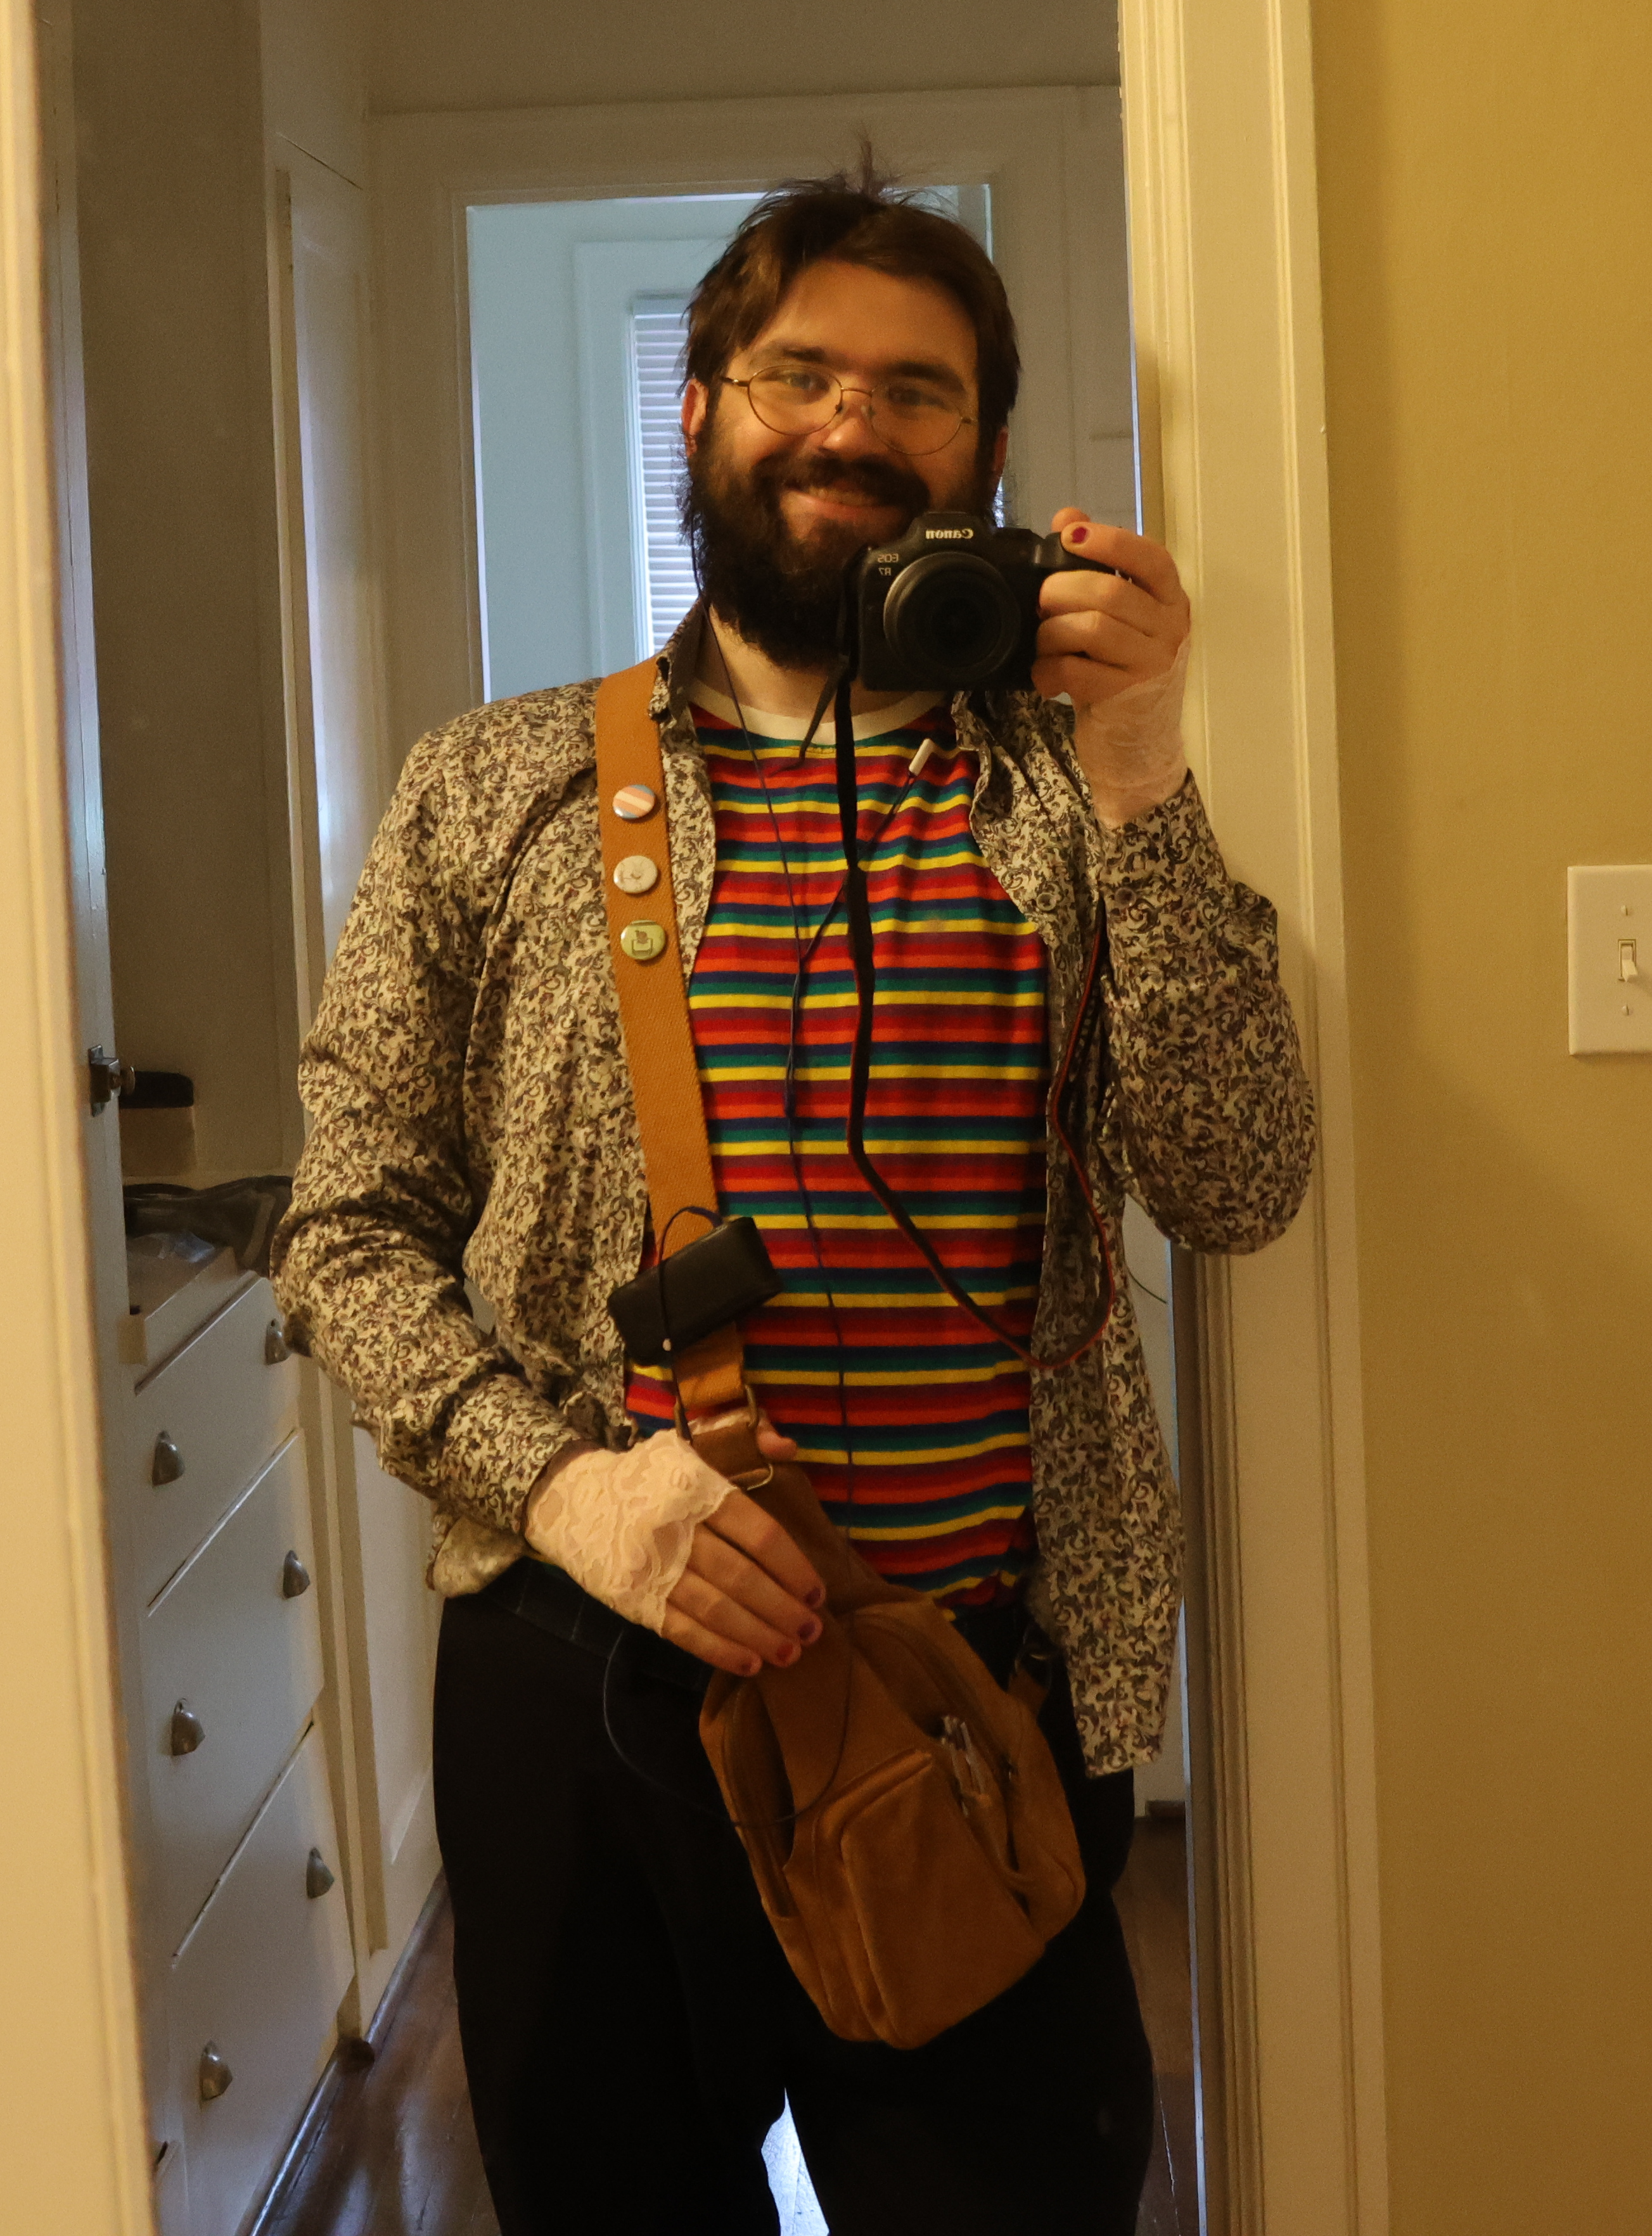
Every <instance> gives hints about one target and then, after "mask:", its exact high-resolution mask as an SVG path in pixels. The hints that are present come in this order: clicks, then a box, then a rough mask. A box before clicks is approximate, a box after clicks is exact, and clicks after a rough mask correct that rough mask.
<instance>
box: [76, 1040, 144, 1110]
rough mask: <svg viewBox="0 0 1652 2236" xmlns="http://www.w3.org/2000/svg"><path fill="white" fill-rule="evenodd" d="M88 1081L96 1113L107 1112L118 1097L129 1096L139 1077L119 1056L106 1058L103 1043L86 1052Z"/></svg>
mask: <svg viewBox="0 0 1652 2236" xmlns="http://www.w3.org/2000/svg"><path fill="white" fill-rule="evenodd" d="M86 1079H87V1085H88V1087H89V1090H90V1097H91V1105H92V1108H93V1110H94V1112H96V1111H99V1110H107V1109H108V1108H109V1104H110V1103H111V1102H113V1101H114V1100H115V1096H116V1095H129V1094H130V1093H131V1092H132V1089H133V1088H135V1086H136V1085H137V1080H138V1075H137V1074H136V1072H135V1071H134V1070H133V1069H132V1067H131V1065H130V1064H129V1063H122V1062H121V1059H120V1057H119V1056H105V1055H104V1053H103V1048H102V1042H99V1044H98V1046H97V1047H96V1048H90V1049H87V1051H86Z"/></svg>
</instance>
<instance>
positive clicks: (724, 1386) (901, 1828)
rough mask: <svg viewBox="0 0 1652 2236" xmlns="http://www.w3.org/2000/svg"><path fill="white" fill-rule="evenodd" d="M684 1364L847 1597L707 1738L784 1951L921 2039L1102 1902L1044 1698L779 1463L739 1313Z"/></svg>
mask: <svg viewBox="0 0 1652 2236" xmlns="http://www.w3.org/2000/svg"><path fill="white" fill-rule="evenodd" d="M656 673H657V670H656V667H655V662H654V661H652V660H649V661H643V662H642V665H641V666H639V667H637V668H629V669H627V670H625V671H624V672H623V673H622V674H618V675H611V676H609V678H608V679H607V681H605V682H603V683H602V685H601V687H599V689H598V692H597V698H596V773H597V787H598V792H599V806H600V813H601V819H602V878H603V895H604V898H605V900H606V903H607V906H608V919H609V933H610V936H611V940H612V946H613V954H614V972H615V980H616V982H617V983H618V987H619V998H620V1016H621V1022H622V1026H623V1029H624V1035H625V1047H626V1054H627V1057H628V1060H629V1066H630V1072H631V1081H632V1088H633V1093H634V1095H635V1102H636V1112H637V1121H638V1125H639V1128H640V1129H641V1132H642V1148H643V1155H644V1158H645V1161H646V1163H647V1167H648V1196H649V1202H650V1205H651V1207H652V1211H653V1216H654V1231H655V1235H656V1237H659V1238H661V1241H662V1246H664V1247H666V1248H668V1249H675V1247H681V1244H682V1243H686V1242H688V1241H689V1240H693V1239H694V1232H695V1231H696V1230H695V1229H694V1227H688V1229H687V1231H685V1223H684V1222H683V1221H682V1220H681V1219H680V1218H679V1216H678V1215H679V1214H680V1213H682V1212H684V1211H686V1210H688V1209H690V1208H693V1207H701V1206H705V1207H709V1208H711V1209H712V1210H714V1209H715V1206H716V1200H717V1198H716V1191H715V1184H714V1180H713V1175H712V1164H711V1151H710V1148H709V1145H708V1141H707V1135H706V1123H705V1110H704V1105H703V1103H702V1102H701V1095H700V1085H699V1075H698V1072H697V1069H696V1067H695V1062H694V1042H693V1036H692V1033H691V1030H690V1027H689V1022H688V990H687V987H686V985H685V983H684V980H683V975H682V969H681V960H680V957H679V956H678V953H677V952H676V911H675V902H674V899H673V891H672V881H671V863H670V852H669V845H668V832H667V830H666V813H665V783H664V776H663V772H662V768H661V753H660V740H659V733H658V730H657V728H656V727H655V723H654V721H653V720H652V719H651V717H650V715H649V714H648V700H649V696H650V694H651V692H652V690H653V687H654V683H655V675H656ZM649 800H652V802H653V803H654V805H653V806H649V805H648V802H649ZM616 802H617V803H618V804H617V806H616ZM621 810H623V811H625V812H624V813H622V812H621ZM639 810H640V811H641V812H640V813H639V812H638V811H639ZM650 871H651V872H652V873H653V874H652V875H650ZM675 1236H680V1237H681V1241H680V1242H675V1243H674V1241H673V1238H674V1237H675ZM674 1364H675V1373H676V1381H677V1391H678V1400H679V1426H681V1427H682V1428H683V1429H684V1431H685V1433H687V1434H688V1435H689V1436H691V1437H692V1439H693V1442H694V1448H695V1450H697V1451H698V1452H699V1453H700V1454H701V1457H702V1458H704V1459H705V1460H706V1461H707V1462H708V1463H709V1464H710V1465H711V1466H713V1467H714V1468H716V1469H717V1470H719V1471H720V1473H721V1474H723V1475H726V1476H727V1477H728V1478H729V1480H730V1481H731V1482H732V1483H737V1484H739V1485H740V1487H741V1488H742V1489H743V1490H747V1492H748V1493H749V1494H750V1495H751V1496H754V1497H755V1498H756V1499H758V1500H759V1501H760V1503H761V1504H762V1505H763V1506H764V1507H765V1509H767V1511H768V1512H769V1513H770V1514H772V1515H773V1516H774V1518H775V1519H776V1520H777V1521H779V1522H781V1523H782V1524H783V1525H784V1527H785V1528H786V1529H787V1530H788V1531H789V1532H790V1534H791V1536H793V1538H794V1539H795V1541H796V1542H797V1543H798V1545H799V1546H800V1548H801V1549H802V1550H803V1551H804V1552H805V1553H806V1555H808V1557H809V1558H810V1560H811V1561H813V1563H814V1566H815V1568H817V1569H818V1570H819V1574H820V1577H821V1579H822V1581H823V1582H824V1583H825V1585H826V1607H825V1608H824V1609H823V1611H822V1626H823V1628H822V1634H821V1636H820V1638H819V1640H818V1641H816V1643H815V1644H814V1645H813V1646H811V1647H806V1648H805V1650H804V1652H803V1654H802V1655H801V1657H800V1660H799V1661H796V1662H795V1663H793V1666H792V1667H790V1668H788V1669H777V1668H773V1667H767V1666H765V1667H764V1669H763V1671H762V1673H761V1674H760V1675H759V1676H756V1677H752V1678H736V1677H730V1676H728V1675H727V1674H724V1673H722V1672H721V1671H719V1672H717V1673H716V1674H714V1676H713V1678H712V1680H711V1684H710V1687H709V1689H708V1692H707V1694H706V1702H705V1707H704V1709H703V1710H702V1712H701V1719H700V1732H701V1739H703V1741H704V1742H705V1747H706V1752H707V1753H708V1756H709V1758H710V1759H711V1764H712V1767H713V1769H714V1772H715V1773H716V1776H717V1781H718V1784H719V1785H720V1786H721V1788H722V1793H723V1799H724V1801H725V1803H726V1804H727V1809H728V1813H729V1816H730V1818H732V1819H733V1821H734V1825H735V1826H736V1828H737V1830H738V1831H739V1832H740V1838H741V1840H742V1841H743V1842H744V1844H745V1847H746V1852H747V1856H748V1857H749V1858H750V1860H751V1866H752V1871H753V1875H754V1878H755V1880H756V1883H757V1889H758V1892H759V1894H760V1896H761V1897H762V1902H763V1906H764V1908H765V1910H767V1913H768V1916H769V1919H770V1922H771V1924H773V1928H774V1930H775V1933H776V1934H777V1935H778V1937H779V1938H780V1946H781V1948H782V1949H783V1950H785V1952H786V1955H787V1959H788V1961H789V1962H790V1963H791V1966H792V1969H793V1971H794V1972H795V1973H796V1974H797V1976H798V1978H799V1979H800V1981H801V1982H802V1983H803V1985H804V1987H805V1988H806V1989H807V1990H808V1992H809V1994H810V1996H812V1997H813V2000H814V2002H815V2003H816V2004H817V2005H818V2007H819V2011H820V2014H821V2016H822V2017H823V2018H824V2019H825V2020H826V2024H827V2025H828V2026H829V2027H830V2028H831V2029H832V2031H833V2033H834V2034H837V2035H842V2036H844V2037H845V2038H846V2039H847V2040H849V2041H852V2042H871V2041H879V2042H888V2043H890V2044H892V2046H893V2047H894V2048H895V2049H917V2048H918V2046H919V2045H920V2044H921V2043H923V2042H929V2041H931V2039H932V2038H933V2037H934V2036H935V2035H938V2034H940V2033H941V2032H943V2030H944V2029H946V2028H947V2027H950V2026H954V2025H956V2024H957V2023H958V2021H959V2020H960V2019H964V2018H967V2017H968V2016H970V2014H971V2012H972V2011H976V2010H979V2009H981V2008H982V2006H983V2005H984V2004H985V2003H990V2002H991V2000H992V1998H993V1997H994V1996H997V1995H1001V1994H1002V1993H1003V1991H1004V1989H1006V1988H1008V1987H1010V1985H1011V1984H1012V1983H1014V1982H1015V1981H1017V1980H1018V1979H1019V1978H1020V1977H1021V1976H1022V1974H1023V1972H1025V1971H1026V1970H1028V1969H1029V1968H1030V1966H1031V1965H1032V1964H1033V1963H1035V1962H1036V1961H1037V1957H1039V1956H1040V1955H1041V1954H1042V1952H1043V1948H1044V1945H1045V1943H1047V1942H1048V1941H1049V1940H1050V1938H1051V1937H1053V1936H1054V1935H1055V1934H1056V1933H1058V1932H1059V1931H1060V1930H1061V1929H1062V1927H1063V1926H1064V1925H1065V1924H1067V1923H1068V1921H1069V1920H1070V1918H1071V1917H1072V1916H1073V1914H1074V1913H1075V1911H1076V1910H1077V1908H1078V1905H1079V1904H1080V1902H1081V1901H1082V1899H1083V1893H1084V1875H1083V1865H1082V1864H1081V1863H1080V1860H1079V1854H1078V1842H1077V1839H1076V1836H1075V1834H1074V1831H1073V1825H1072V1819H1071V1817H1070V1814H1069V1812H1068V1808H1067V1801H1066V1796H1065V1794H1064V1793H1063V1790H1062V1785H1061V1779H1060V1777H1059V1775H1058V1773H1057V1772H1056V1765H1055V1761H1054V1759H1053V1758H1052V1756H1051V1754H1050V1748H1049V1746H1048V1745H1047V1743H1046V1741H1045V1739H1044V1737H1043V1733H1042V1732H1040V1730H1039V1729H1038V1726H1037V1719H1036V1715H1035V1713H1034V1709H1033V1707H1031V1706H1030V1705H1029V1700H1028V1697H1027V1694H1028V1693H1030V1692H1032V1691H1033V1690H1034V1688H1031V1687H1026V1686H1022V1685H1019V1684H1018V1685H1017V1687H1015V1688H1013V1689H1012V1690H1011V1691H1010V1692H1007V1693H1006V1692H1004V1691H1001V1690H1000V1689H999V1687H998V1686H997V1684H995V1683H994V1681H993V1679H992V1677H991V1674H990V1672H989V1671H988V1670H987V1668H986V1667H985V1665H984V1663H983V1662H982V1661H981V1660H980V1659H979V1657H978V1656H977V1654H974V1653H973V1652H972V1651H971V1648H970V1647H968V1646H966V1645H965V1644H964V1641H963V1640H962V1638H960V1637H959V1635H958V1633H957V1631H956V1630H955V1629H954V1628H953V1627H952V1625H951V1623H950V1622H949V1621H947V1619H946V1617H945V1616H944V1615H943V1614H942V1612H941V1610H940V1609H939V1608H938V1607H937V1606H936V1605H935V1603H934V1601H932V1600H931V1599H929V1598H927V1597H926V1596H925V1595H924V1594H923V1593H921V1592H915V1591H910V1590H907V1589H906V1588H904V1587H902V1586H900V1585H897V1584H892V1583H889V1582H885V1579H884V1578H883V1577H881V1576H880V1575H878V1573H877V1571H876V1570H875V1569H873V1568H872V1567H870V1566H869V1564H868V1563H867V1562H865V1561H864V1560H862V1559H861V1557H860V1555H859V1554H858V1553H857V1552H856V1551H855V1550H854V1549H853V1547H852V1545H851V1544H850V1543H849V1542H848V1540H847V1538H846V1537H845V1536H843V1535H841V1534H840V1533H839V1531H838V1530H837V1529H834V1528H833V1526H832V1524H831V1522H829V1521H828V1520H827V1518H826V1513H825V1510H824V1509H823V1508H822V1507H821V1505H820V1503H819V1499H818V1498H817V1497H816V1496H815V1494H814V1491H813V1487H812V1485H811V1484H810V1482H809V1479H808V1476H806V1474H805V1473H804V1471H803V1470H802V1469H801V1468H798V1467H787V1466H771V1465H770V1464H769V1463H767V1461H766V1460H765V1459H764V1458H763V1457H762V1455H761V1453H760V1451H759V1450H758V1447H757V1443H756V1436H755V1424H756V1418H757V1408H756V1404H755V1402H754V1399H753V1398H752V1396H751V1393H750V1392H749V1391H748V1390H747V1387H746V1384H745V1379H744V1374H743V1370H742V1351H741V1346H740V1334H739V1331H738V1329H737V1328H736V1327H734V1326H732V1325H731V1326H727V1327H724V1328H721V1329H719V1330H718V1331H717V1332H716V1333H715V1334H714V1335H711V1336H708V1337H707V1338H705V1339H704V1340H703V1341H701V1342H700V1343H697V1344H695V1345H694V1346H693V1347H692V1349H688V1350H685V1351H681V1352H680V1353H679V1354H677V1355H676V1357H675V1361H674ZM1034 1696H1035V1697H1036V1693H1035V1695H1034Z"/></svg>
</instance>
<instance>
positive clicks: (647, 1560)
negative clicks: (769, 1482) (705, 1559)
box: [523, 1430, 734, 1633]
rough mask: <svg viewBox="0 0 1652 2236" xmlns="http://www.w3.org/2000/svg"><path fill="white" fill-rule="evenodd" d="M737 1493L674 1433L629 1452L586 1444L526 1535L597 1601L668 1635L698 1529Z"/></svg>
mask: <svg viewBox="0 0 1652 2236" xmlns="http://www.w3.org/2000/svg"><path fill="white" fill-rule="evenodd" d="M733 1490H734V1485H733V1484H732V1483H729V1482H727V1480H726V1478H725V1477H723V1476H720V1475H719V1474H718V1472H717V1470H716V1469H715V1468H712V1467H708V1466H707V1464H706V1463H705V1461H704V1460H702V1459H701V1457H700V1455H699V1454H698V1452H696V1451H695V1450H694V1446H693V1445H692V1444H685V1443H684V1442H683V1440H682V1438H681V1437H679V1436H678V1435H676V1434H675V1431H673V1430H661V1431H660V1432H659V1433H658V1434H657V1435H655V1436H652V1437H644V1438H643V1439H642V1442H641V1443H640V1444H634V1445H633V1446H632V1447H631V1449H630V1450H629V1452H609V1451H604V1450H602V1448H601V1447H600V1446H595V1445H589V1444H587V1445H582V1447H581V1448H580V1449H579V1450H577V1451H576V1452H575V1453H573V1454H572V1455H571V1456H570V1457H568V1458H566V1459H564V1460H563V1461H562V1462H560V1463H559V1464H557V1465H556V1466H555V1467H553V1468H552V1469H550V1470H549V1472H548V1473H547V1474H546V1476H545V1477H544V1479H543V1481H542V1482H541V1483H539V1484H538V1485H537V1487H536V1489H535V1490H534V1493H533V1495H532V1496H531V1498H530V1500H529V1503H528V1516H527V1521H526V1523H525V1525H524V1527H523V1536H525V1537H526V1538H527V1540H528V1542H529V1543H530V1545H531V1546H532V1547H533V1549H534V1550H535V1552H536V1553H539V1554H543V1556H544V1558H545V1559H546V1560H548V1561H554V1562H556V1566H557V1567H558V1568H565V1569H566V1570H567V1571H568V1573H569V1575H570V1576H571V1577H572V1578H573V1579H574V1582H576V1584H579V1585H582V1587H583V1588H584V1589H585V1590H586V1591H588V1592H589V1594H590V1595H591V1596H592V1598H593V1599H598V1600H601V1601H602V1603H603V1605H604V1606H605V1607H611V1608H613V1609H614V1611H615V1614H616V1615H624V1616H625V1618H626V1619H627V1621H630V1622H640V1623H643V1624H646V1625H647V1627H648V1629H650V1630H657V1631H660V1632H662V1633H663V1631H664V1629H665V1614H666V1601H668V1599H669V1598H670V1596H671V1595H672V1593H673V1592H674V1591H675V1589H676V1588H677V1585H678V1582H680V1580H681V1576H682V1572H683V1570H684V1569H685V1568H687V1567H688V1555H689V1553H690V1552H691V1551H692V1549H693V1547H694V1530H695V1529H696V1527H697V1526H698V1524H699V1523H701V1522H704V1521H707V1520H708V1519H709V1517H710V1516H712V1515H713V1514H714V1513H715V1512H716V1510H717V1509H718V1508H719V1507H720V1506H721V1504H722V1503H723V1501H724V1500H725V1499H726V1498H727V1497H728V1496H730V1495H731V1493H732V1492H733Z"/></svg>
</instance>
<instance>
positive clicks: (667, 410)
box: [631, 295, 695, 652]
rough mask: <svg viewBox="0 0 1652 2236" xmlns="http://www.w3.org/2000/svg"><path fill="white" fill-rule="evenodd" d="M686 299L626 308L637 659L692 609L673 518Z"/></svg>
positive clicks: (685, 560) (657, 299)
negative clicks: (635, 502)
mask: <svg viewBox="0 0 1652 2236" xmlns="http://www.w3.org/2000/svg"><path fill="white" fill-rule="evenodd" d="M687 337H688V298H687V296H660V295H651V296H642V297H639V298H638V299H637V301H636V302H635V304H634V305H633V306H632V309H631V375H632V394H633V396H634V398H635V411H636V419H635V433H634V440H635V444H636V454H635V455H636V457H637V461H638V469H639V470H638V473H637V478H636V488H637V490H638V494H639V497H640V510H641V518H640V519H638V520H636V521H635V523H633V535H634V537H635V546H636V553H637V561H638V565H637V573H638V576H639V582H638V589H639V591H640V595H639V598H638V601H637V604H638V618H639V620H640V621H641V622H642V628H643V632H644V634H645V635H646V637H647V644H646V647H645V652H657V651H658V650H659V649H660V648H661V645H662V644H663V643H664V642H665V641H666V639H667V638H668V636H669V635H670V634H671V632H672V630H673V629H674V628H675V627H676V626H677V623H678V622H679V621H681V619H682V617H683V615H684V614H686V613H687V612H688V608H689V607H690V606H691V605H693V603H694V596H695V591H694V568H693V566H692V565H691V564H690V562H689V557H688V544H687V543H686V542H685V541H684V540H683V534H682V529H681V524H680V523H679V520H678V514H677V492H678V485H679V483H680V481H681V475H682V421H681V404H682V382H681V364H682V348H683V343H684V341H685V340H686V339H687Z"/></svg>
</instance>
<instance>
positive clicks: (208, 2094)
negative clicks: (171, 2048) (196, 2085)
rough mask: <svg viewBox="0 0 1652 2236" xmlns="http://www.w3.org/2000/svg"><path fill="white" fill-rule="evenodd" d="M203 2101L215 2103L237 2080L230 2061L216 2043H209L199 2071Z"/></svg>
mask: <svg viewBox="0 0 1652 2236" xmlns="http://www.w3.org/2000/svg"><path fill="white" fill-rule="evenodd" d="M198 2078H199V2081H200V2087H201V2102H202V2103H203V2104H212V2103H215V2102H216V2101H217V2100H218V2098H219V2097H220V2096H221V2095H223V2093H224V2091H225V2089H226V2088H228V2086H229V2084H230V2082H231V2081H233V2080H234V2078H235V2076H234V2074H233V2073H232V2072H231V2071H230V2069H229V2061H228V2059H227V2057H226V2056H225V2055H224V2053H223V2051H222V2050H221V2049H219V2047H218V2045H217V2043H216V2042H208V2043H207V2047H206V2048H205V2049H203V2050H202V2051H201V2066H200V2071H199V2075H198Z"/></svg>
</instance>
